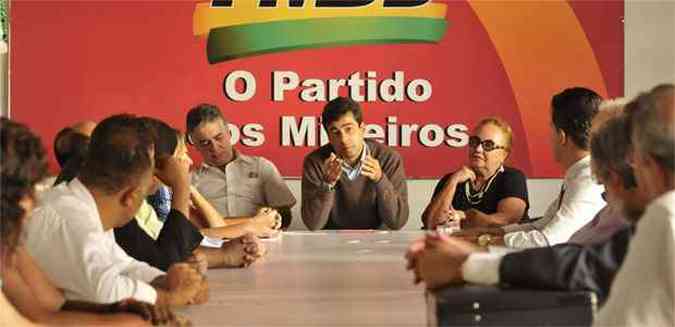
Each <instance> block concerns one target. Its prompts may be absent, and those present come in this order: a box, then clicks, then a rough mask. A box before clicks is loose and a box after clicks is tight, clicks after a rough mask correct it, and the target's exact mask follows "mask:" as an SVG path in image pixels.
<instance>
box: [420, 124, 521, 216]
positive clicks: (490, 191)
mask: <svg viewBox="0 0 675 327" xmlns="http://www.w3.org/2000/svg"><path fill="white" fill-rule="evenodd" d="M512 138H513V136H512V131H511V127H510V126H509V124H508V123H506V122H505V121H503V120H502V119H500V118H497V117H489V118H485V119H483V120H481V121H480V122H478V124H477V125H476V127H475V128H474V130H473V133H472V135H471V136H470V137H469V146H468V148H469V153H468V155H469V156H468V162H467V163H466V164H465V165H464V166H462V167H460V168H459V169H457V170H455V171H454V172H452V173H449V174H447V175H445V176H444V177H443V178H442V179H441V180H440V181H439V182H438V184H437V185H436V188H435V189H434V194H433V197H432V199H431V202H430V203H429V204H428V205H427V207H426V209H425V210H424V213H423V215H422V223H423V224H424V226H425V228H428V229H434V228H436V227H437V226H438V225H443V224H445V223H446V222H448V221H452V220H461V226H462V228H470V227H491V226H502V225H508V224H512V223H517V222H518V221H519V220H520V219H521V218H523V217H527V210H528V207H529V202H528V194H527V179H526V177H525V175H524V174H523V173H522V172H521V171H520V170H518V169H515V168H511V167H508V166H505V165H504V162H505V161H506V159H507V158H508V156H509V154H510V153H511V146H512Z"/></svg>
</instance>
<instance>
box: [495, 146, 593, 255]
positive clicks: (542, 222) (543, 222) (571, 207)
mask: <svg viewBox="0 0 675 327" xmlns="http://www.w3.org/2000/svg"><path fill="white" fill-rule="evenodd" d="M563 190H564V192H562V193H561V196H560V197H559V198H558V197H556V199H554V200H553V201H552V202H551V204H550V205H549V207H548V209H547V210H546V212H545V213H544V216H543V218H541V219H539V220H537V221H535V222H533V223H529V224H513V225H508V226H504V227H503V228H504V231H505V232H506V234H505V235H504V243H505V244H506V246H508V247H513V248H532V247H541V246H551V245H555V244H560V243H564V242H567V241H568V240H569V239H570V237H572V235H573V234H574V233H575V232H576V231H578V230H579V229H581V228H582V227H583V226H584V225H586V224H587V223H588V222H590V221H591V220H592V219H593V218H594V217H595V215H596V214H597V213H598V211H600V209H602V208H603V207H604V206H605V205H606V203H605V201H604V200H603V199H602V192H603V190H604V187H603V186H602V185H600V184H597V183H596V182H595V181H594V180H593V178H592V176H591V157H590V156H586V157H584V158H582V159H580V160H579V161H577V162H576V163H575V164H574V165H572V166H571V167H570V168H569V169H567V172H566V173H565V179H564V181H563Z"/></svg>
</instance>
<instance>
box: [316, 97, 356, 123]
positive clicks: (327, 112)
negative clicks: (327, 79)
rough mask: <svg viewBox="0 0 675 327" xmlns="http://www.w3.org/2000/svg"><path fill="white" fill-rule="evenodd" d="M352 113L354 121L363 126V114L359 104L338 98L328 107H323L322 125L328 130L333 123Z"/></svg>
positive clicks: (348, 99)
mask: <svg viewBox="0 0 675 327" xmlns="http://www.w3.org/2000/svg"><path fill="white" fill-rule="evenodd" d="M350 112H351V113H352V115H354V120H356V122H357V123H358V124H359V125H361V122H362V121H363V113H362V112H361V106H360V105H359V103H358V102H356V101H354V100H352V99H350V98H345V97H337V98H335V99H333V100H331V101H330V102H328V103H327V104H326V106H325V107H323V113H321V124H323V127H325V128H326V129H328V126H329V125H330V124H331V123H333V122H334V121H336V120H338V119H340V117H342V116H344V115H346V114H347V113H350Z"/></svg>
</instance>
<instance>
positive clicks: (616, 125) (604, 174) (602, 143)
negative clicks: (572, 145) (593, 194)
mask: <svg viewBox="0 0 675 327" xmlns="http://www.w3.org/2000/svg"><path fill="white" fill-rule="evenodd" d="M627 122H628V119H627V117H626V115H623V114H621V115H618V116H614V117H612V118H609V119H608V120H607V121H605V122H603V123H602V124H601V125H600V126H599V127H597V129H596V130H595V132H594V133H593V134H592V136H591V145H590V148H591V159H592V160H593V167H594V168H595V169H594V173H595V175H596V176H598V177H600V178H602V179H607V178H608V177H609V172H610V171H613V172H615V173H616V174H618V175H619V176H621V178H622V181H623V187H624V188H626V189H628V188H632V187H635V186H636V185H637V184H636V182H635V175H634V174H633V168H632V167H631V166H630V165H629V164H628V160H627V155H628V152H629V151H630V150H631V145H630V134H629V133H628V129H627Z"/></svg>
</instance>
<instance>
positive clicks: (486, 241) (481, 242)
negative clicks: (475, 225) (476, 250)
mask: <svg viewBox="0 0 675 327" xmlns="http://www.w3.org/2000/svg"><path fill="white" fill-rule="evenodd" d="M490 242H492V234H481V235H480V236H478V246H480V247H484V248H485V247H487V246H488V245H490Z"/></svg>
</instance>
